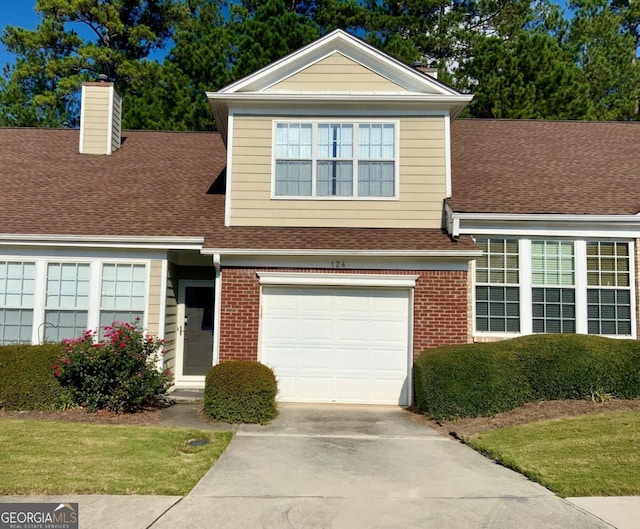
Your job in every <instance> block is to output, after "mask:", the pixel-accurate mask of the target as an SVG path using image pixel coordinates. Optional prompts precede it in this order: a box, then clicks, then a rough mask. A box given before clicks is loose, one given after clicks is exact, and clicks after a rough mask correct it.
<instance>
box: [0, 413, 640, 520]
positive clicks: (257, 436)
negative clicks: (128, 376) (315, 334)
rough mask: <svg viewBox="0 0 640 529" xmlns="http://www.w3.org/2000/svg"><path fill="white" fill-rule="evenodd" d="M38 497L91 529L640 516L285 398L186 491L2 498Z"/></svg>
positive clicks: (425, 438) (446, 447)
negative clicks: (76, 514)
mask: <svg viewBox="0 0 640 529" xmlns="http://www.w3.org/2000/svg"><path fill="white" fill-rule="evenodd" d="M169 410H171V411H169ZM167 411H169V413H167V414H164V412H163V421H162V422H164V423H165V424H167V425H175V426H186V427H195V428H198V427H202V426H203V425H207V427H208V428H209V429H224V428H226V429H229V426H228V425H211V424H210V423H202V422H201V421H200V419H199V417H198V415H197V412H196V405H193V404H189V405H187V404H181V405H178V406H174V407H173V408H168V410H167ZM185 417H188V420H187V419H185ZM36 501H48V502H61V503H66V502H78V503H79V504H80V505H79V508H80V527H82V528H87V529H88V528H92V529H93V528H96V529H100V528H102V527H104V528H107V527H118V528H121V529H149V528H153V529H168V528H210V527H216V528H220V529H235V528H243V529H245V528H253V527H256V528H258V527H260V528H300V529H303V528H304V529H306V528H309V529H311V528H313V529H315V528H335V529H340V528H345V529H347V528H348V529H358V528H367V529H373V528H398V529H399V528H402V529H404V528H411V527H415V528H429V527H434V528H440V527H443V528H444V527H446V528H451V529H458V528H460V529H462V528H465V529H466V528H491V529H502V528H504V529H512V528H515V527H518V528H522V529H528V528H531V529H533V528H535V529H556V528H557V529H573V528H575V529H578V528H579V529H605V528H609V529H610V528H611V527H616V528H617V529H637V528H638V527H639V526H638V522H637V520H639V519H640V497H633V498H626V499H625V498H572V499H570V500H567V501H565V500H562V499H560V498H557V497H556V496H554V495H553V494H552V493H550V492H549V491H547V490H546V489H545V488H543V487H541V486H539V485H536V484H535V483H532V482H530V481H528V480H527V479H525V478H524V477H523V476H521V475H519V474H517V473H515V472H512V471H510V470H507V469H505V468H503V467H501V466H499V465H496V464H494V463H492V462H491V461H489V460H488V459H486V458H484V457H482V456H481V455H479V454H478V453H476V452H475V451H473V450H471V449H470V448H468V447H466V446H464V445H462V444H460V443H457V442H455V441H452V440H450V439H448V438H445V437H443V436H441V435H439V434H437V433H436V432H434V431H433V430H431V429H429V428H427V427H425V426H424V425H422V424H420V423H418V422H416V421H415V420H414V419H413V418H412V415H411V414H409V413H408V412H405V411H403V410H401V409H398V408H393V407H349V406H317V405H314V406H302V405H287V406H283V407H282V411H281V414H280V416H279V417H278V419H276V420H275V421H274V422H273V423H272V424H270V425H268V426H253V425H243V426H240V427H238V428H237V431H236V434H235V437H234V439H233V441H232V442H231V444H230V445H229V447H228V449H227V451H226V452H225V453H224V454H223V456H222V457H221V458H220V460H219V461H218V462H217V463H216V465H215V466H214V467H212V469H211V470H210V471H209V472H207V474H206V475H205V476H204V477H203V478H202V480H201V481H200V482H199V483H198V484H197V486H196V487H195V488H194V489H193V491H192V492H191V493H190V494H189V495H188V496H186V497H184V498H181V497H167V496H75V497H70V496H60V497H46V498H45V497H37V498H36V497H0V502H5V503H6V502H36ZM591 513H593V514H591ZM607 522H608V523H607Z"/></svg>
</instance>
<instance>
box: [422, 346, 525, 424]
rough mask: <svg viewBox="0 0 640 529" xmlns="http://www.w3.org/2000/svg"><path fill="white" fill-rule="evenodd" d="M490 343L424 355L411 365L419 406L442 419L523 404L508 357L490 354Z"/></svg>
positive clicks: (522, 383) (518, 379)
mask: <svg viewBox="0 0 640 529" xmlns="http://www.w3.org/2000/svg"><path fill="white" fill-rule="evenodd" d="M491 345H492V344H474V345H471V346H469V345H453V346H449V347H440V348H437V349H431V350H428V351H425V352H423V353H422V354H421V355H420V356H419V357H418V359H417V360H416V363H415V367H414V376H415V387H416V404H417V406H418V408H420V409H421V410H422V411H423V412H425V413H427V414H428V415H429V416H431V417H433V418H436V419H443V418H448V417H466V416H473V417H476V416H486V415H493V414H495V413H499V412H501V411H505V410H509V409H512V408H516V407H518V406H520V405H521V404H523V403H524V402H526V401H527V400H528V399H529V397H530V394H529V387H528V384H527V381H526V380H525V379H524V377H523V376H522V373H521V372H520V370H519V369H518V365H517V363H516V362H515V358H514V356H513V354H512V353H510V352H509V351H494V350H493V349H492V347H491Z"/></svg>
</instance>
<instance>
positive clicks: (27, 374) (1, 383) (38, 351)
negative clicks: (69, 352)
mask: <svg viewBox="0 0 640 529" xmlns="http://www.w3.org/2000/svg"><path fill="white" fill-rule="evenodd" d="M61 352H62V346H61V345H60V344H46V345H26V344H21V345H5V346H2V347H0V407H2V408H5V409H7V410H49V409H53V408H57V407H63V406H64V404H65V403H68V402H69V398H68V395H67V394H66V392H65V390H64V389H63V388H62V387H61V386H60V384H59V383H58V381H57V380H56V377H55V376H54V374H53V373H52V371H51V366H52V365H53V364H54V361H55V359H56V358H57V357H58V356H60V354H61Z"/></svg>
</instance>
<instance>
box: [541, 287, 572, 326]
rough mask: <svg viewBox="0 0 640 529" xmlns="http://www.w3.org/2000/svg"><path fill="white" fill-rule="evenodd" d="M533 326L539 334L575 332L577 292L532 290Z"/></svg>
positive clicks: (544, 289) (557, 289)
mask: <svg viewBox="0 0 640 529" xmlns="http://www.w3.org/2000/svg"><path fill="white" fill-rule="evenodd" d="M531 294H532V307H531V310H532V316H533V318H532V325H533V332H537V333H545V332H546V333H573V332H575V329H576V325H575V312H576V309H575V291H574V290H573V289H571V288H534V289H532V292H531Z"/></svg>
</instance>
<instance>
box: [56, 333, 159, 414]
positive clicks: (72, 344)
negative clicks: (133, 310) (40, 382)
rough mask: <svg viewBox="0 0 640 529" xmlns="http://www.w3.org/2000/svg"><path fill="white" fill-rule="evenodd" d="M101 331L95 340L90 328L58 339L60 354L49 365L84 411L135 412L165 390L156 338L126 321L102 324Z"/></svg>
mask: <svg viewBox="0 0 640 529" xmlns="http://www.w3.org/2000/svg"><path fill="white" fill-rule="evenodd" d="M104 335H105V338H104V339H103V340H100V341H99V342H96V341H95V333H94V332H93V331H85V333H84V334H83V336H81V337H80V338H77V339H75V340H63V344H64V345H65V348H64V353H63V354H62V355H60V357H59V358H57V359H56V362H55V363H54V365H53V366H51V369H52V370H53V372H54V374H55V376H56V377H58V380H59V381H60V384H62V386H63V387H66V388H68V389H69V390H70V391H71V394H72V395H73V398H74V400H75V402H77V403H78V404H80V405H81V406H84V407H86V408H87V410H89V411H97V410H101V409H107V410H110V411H113V412H116V413H120V412H135V411H137V410H139V409H141V408H142V407H144V406H145V405H147V404H149V403H150V402H151V401H153V399H154V398H155V397H156V396H158V395H164V394H165V393H166V392H167V390H168V389H169V386H170V381H171V376H170V373H169V371H168V370H165V371H164V372H162V373H161V372H159V371H158V369H157V364H156V363H157V359H158V350H159V348H160V346H161V342H160V341H158V340H156V339H154V338H153V337H152V336H150V335H143V334H142V332H140V331H139V330H138V329H136V327H135V326H134V325H130V324H128V323H114V324H113V327H105V333H104Z"/></svg>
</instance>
